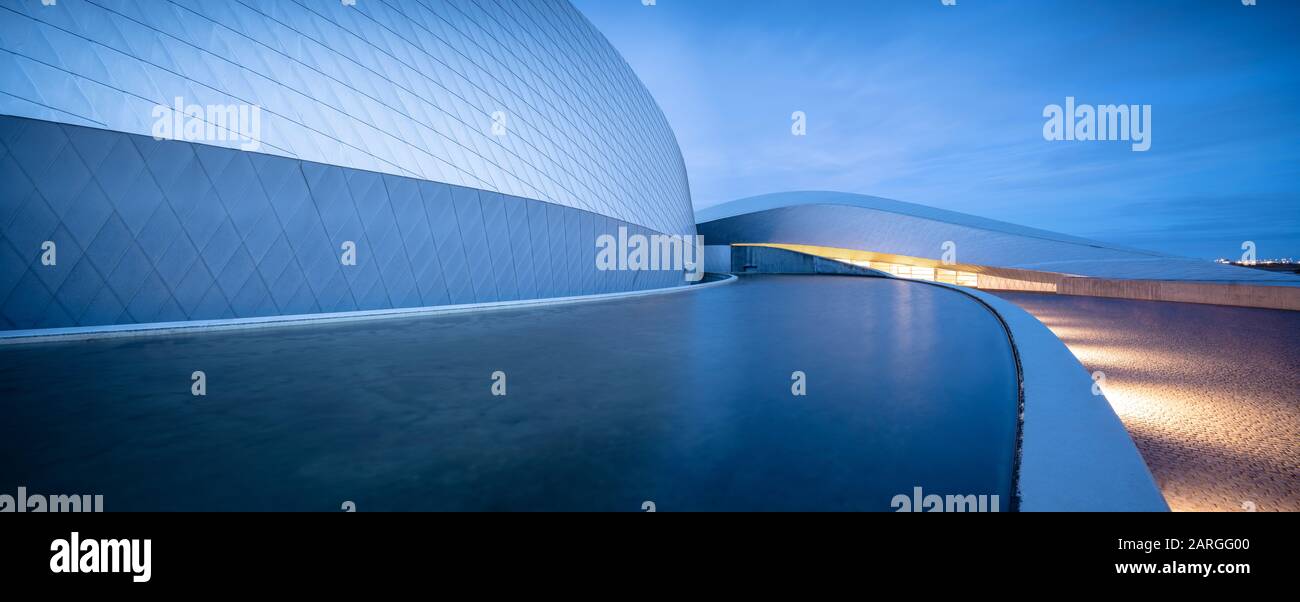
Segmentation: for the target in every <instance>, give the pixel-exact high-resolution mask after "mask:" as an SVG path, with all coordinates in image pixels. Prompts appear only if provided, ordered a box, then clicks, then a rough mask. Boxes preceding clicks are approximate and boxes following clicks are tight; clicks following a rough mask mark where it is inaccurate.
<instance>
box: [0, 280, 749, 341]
mask: <svg viewBox="0 0 1300 602" xmlns="http://www.w3.org/2000/svg"><path fill="white" fill-rule="evenodd" d="M716 275H723V276H725V277H724V278H722V279H720V280H714V281H711V282H701V283H699V284H687V285H682V286H671V287H666V288H656V289H649V290H643V291H622V292H617V293H601V294H594V295H576V296H570V297H550V298H545V299H521V300H516V301H492V302H485V303H465V304H460V305H435V306H428V307H408V308H394V309H379V310H363V311H349V312H336V313H321V314H296V315H287V316H262V317H256V318H230V319H224V320H194V321H188V322H152V323H145V324H122V325H112V326H74V327H70V328H43V329H29V330H11V331H8V332H0V346H3V345H22V344H32V343H56V342H64V341H89V340H98V339H113V338H125V337H148V336H162V335H169V334H194V333H207V332H223V331H232V330H253V329H259V328H287V327H293V326H309V325H322V324H342V323H347V322H362V321H371V320H390V319H397V318H418V317H431V316H444V315H454V314H464V313H480V312H490V311H500V310H507V309H526V308H533V307H550V306H557V305H574V304H578V303H595V302H600V301H615V300H618V299H630V298H636V297H647V296H651V295H668V294H673V293H682V292H687V291H695V290H700V289H704V288H710V287H714V286H723V285H727V284H731V283H733V282H735V281H736V279H737V276H736V275H734V274H716Z"/></svg>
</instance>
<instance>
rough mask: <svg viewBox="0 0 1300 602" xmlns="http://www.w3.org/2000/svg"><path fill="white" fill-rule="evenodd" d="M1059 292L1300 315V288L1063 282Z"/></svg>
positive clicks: (1100, 280)
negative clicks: (1256, 309) (1279, 310)
mask: <svg viewBox="0 0 1300 602" xmlns="http://www.w3.org/2000/svg"><path fill="white" fill-rule="evenodd" d="M1056 292H1057V293H1058V294H1061V295H1082V296H1087V297H1111V298H1117V299H1137V300H1142V301H1177V302H1181V303H1208V304H1211V305H1234V306H1237V307H1261V308H1266V309H1286V310H1291V311H1300V287H1296V286H1285V285H1263V284H1239V283H1222V282H1181V281H1175V280H1108V279H1104V278H1062V279H1061V281H1060V282H1059V283H1058V284H1057V287H1056Z"/></svg>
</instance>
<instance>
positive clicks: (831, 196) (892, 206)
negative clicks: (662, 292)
mask: <svg viewBox="0 0 1300 602" xmlns="http://www.w3.org/2000/svg"><path fill="white" fill-rule="evenodd" d="M803 205H844V206H849V207H859V208H862V209H870V210H873V211H883V212H887V213H895V214H899V215H906V216H910V217H915V218H919V219H926V220H931V221H938V222H944V223H948V224H953V225H957V226H962V227H966V228H977V229H981V230H990V231H994V232H1002V233H1005V234H1013V235H1016V236H1027V237H1032V238H1041V239H1046V240H1052V241H1057V242H1064V243H1071V244H1079V245H1087V246H1091V247H1096V248H1101V249H1115V250H1120V251H1127V252H1130V253H1137V254H1141V255H1148V256H1151V257H1174V256H1172V255H1167V254H1164V253H1158V252H1156V251H1149V250H1146V249H1135V248H1132V247H1123V246H1119V245H1112V244H1108V243H1103V242H1100V241H1096V240H1092V239H1088V238H1082V237H1078V236H1070V235H1068V234H1061V233H1059V232H1052V231H1050V230H1041V229H1038V228H1030V227H1028V226H1021V225H1018V224H1013V223H1010V222H1003V221H998V220H994V219H988V218H984V217H980V216H977V215H971V214H968V213H959V212H957V211H949V210H947V209H938V208H936V207H929V206H926V205H918V204H916V203H907V202H904V201H896V200H894V199H887V198H884V197H878V196H870V195H865V194H856V193H850V192H836V191H831V190H792V191H788V192H775V193H770V194H761V195H758V196H752V197H746V198H743V199H736V200H734V201H727V202H725V203H720V204H718V205H714V206H712V207H706V208H704V209H699V210H697V211H696V212H695V223H696V224H703V223H706V222H712V221H717V220H720V219H727V218H730V217H736V216H738V215H745V214H750V213H758V212H761V211H768V210H771V209H783V208H787V207H798V206H803Z"/></svg>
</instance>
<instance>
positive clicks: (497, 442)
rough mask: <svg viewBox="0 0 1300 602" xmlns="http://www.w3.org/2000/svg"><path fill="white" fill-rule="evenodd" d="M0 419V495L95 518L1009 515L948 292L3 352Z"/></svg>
mask: <svg viewBox="0 0 1300 602" xmlns="http://www.w3.org/2000/svg"><path fill="white" fill-rule="evenodd" d="M197 370H201V371H204V372H205V373H206V377H207V395H206V396H203V397H195V396H193V395H192V394H191V380H190V377H191V373H192V372H194V371H197ZM496 371H501V372H504V373H505V376H506V379H505V386H506V395H505V396H494V395H493V394H492V386H493V383H494V381H493V378H492V375H493V373H494V372H496ZM794 371H803V372H804V373H805V374H806V385H807V395H806V396H794V395H792V394H791V385H792V379H791V374H792V372H794ZM0 411H3V412H4V416H5V419H4V420H3V421H2V422H0V493H6V494H9V495H15V492H16V489H17V487H19V486H25V487H27V488H28V493H29V494H33V493H42V494H102V495H104V505H105V507H106V509H107V510H109V511H115V510H321V511H338V510H339V509H340V508H341V506H342V504H343V503H344V502H345V501H352V502H355V504H356V506H357V509H358V510H359V511H374V510H609V511H640V510H641V509H642V504H643V502H645V501H652V502H654V503H655V505H656V509H657V510H658V511H661V512H662V511H674V510H889V509H891V508H890V505H889V503H890V500H891V498H892V497H893V496H894V495H896V494H900V493H905V494H909V495H910V494H911V492H912V488H913V487H915V486H921V487H923V489H924V491H925V493H926V494H930V493H936V494H941V495H943V494H995V495H1000V496H1001V499H1002V500H1003V502H1002V508H1003V509H1006V507H1007V504H1008V500H1009V499H1010V498H1009V493H1010V483H1011V472H1012V458H1013V453H1014V443H1015V432H1016V422H1015V421H1016V379H1015V372H1014V363H1013V359H1012V356H1011V352H1010V348H1009V346H1008V343H1007V340H1006V337H1005V335H1004V333H1003V332H1002V330H1001V328H1000V326H999V324H998V322H997V321H996V319H995V318H994V317H993V316H992V315H991V314H990V313H989V312H988V311H987V310H986V309H985V308H984V307H983V306H981V305H979V304H977V303H975V302H973V301H971V300H970V299H968V298H967V297H965V296H964V295H961V294H959V293H955V292H953V291H949V290H944V289H941V288H938V287H933V286H926V285H922V284H918V283H912V282H905V281H897V280H885V279H875V278H858V277H842V276H746V277H742V278H741V280H740V281H739V282H737V283H734V284H729V285H724V286H716V287H711V288H707V289H702V290H698V291H689V292H683V293H677V294H670V295H655V296H649V297H640V298H633V299H623V300H616V301H606V302H598V303H585V304H578V305H564V306H554V307H544V308H533V309H522V310H509V311H496V312H487V313H477V314H461V315H452V316H441V317H423V318H414V319H395V320H384V321H373V322H357V323H346V324H333V325H312V326H302V327H290V328H275V329H266V330H248V331H236V332H213V333H193V334H186V335H182V336H166V337H147V338H136V339H111V340H99V341H88V342H70V343H50V344H39V345H12V346H0Z"/></svg>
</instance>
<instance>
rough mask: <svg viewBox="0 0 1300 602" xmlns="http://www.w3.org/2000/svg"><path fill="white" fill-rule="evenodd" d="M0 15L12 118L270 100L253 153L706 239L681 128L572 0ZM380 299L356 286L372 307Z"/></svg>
mask: <svg viewBox="0 0 1300 602" xmlns="http://www.w3.org/2000/svg"><path fill="white" fill-rule="evenodd" d="M0 9H2V10H0V50H3V52H0V114H6V115H14V116H20V117H30V118H35V119H44V120H48V121H55V122H61V123H68V124H76V125H86V126H92V127H99V128H104V129H110V130H117V131H123V132H129V133H135V134H145V135H148V134H152V132H153V128H154V126H155V124H156V123H157V122H158V118H157V117H155V114H154V110H155V108H157V107H162V109H161V110H162V111H163V114H165V115H166V116H168V117H170V116H171V115H172V110H173V109H172V107H173V106H174V104H175V99H177V98H180V99H182V104H183V105H198V106H200V107H208V106H213V107H231V106H235V107H248V108H250V109H251V107H254V106H256V107H259V112H258V115H259V116H260V120H259V124H258V127H257V128H256V129H257V130H258V132H257V135H256V138H257V139H258V140H259V141H260V148H258V149H247V148H245V150H257V151H258V152H263V153H268V154H273V155H279V156H284V157H291V158H296V159H302V160H306V161H313V162H317V163H326V164H331V165H339V166H343V167H350V168H354V169H359V170H367V171H374V172H380V173H386V174H392V175H401V176H409V177H414V178H418V179H423V180H429V181H436V182H446V183H450V184H455V185H460V186H465V187H468V188H475V189H480V190H489V191H495V192H500V193H502V194H508V195H512V196H517V197H522V198H530V199H536V200H542V201H546V202H549V203H554V204H558V205H561V206H565V207H573V208H576V209H585V210H589V211H592V212H594V213H598V214H602V215H609V216H612V217H615V218H618V219H621V220H623V221H626V222H630V223H638V224H645V225H646V226H648V227H651V228H654V229H656V230H658V231H662V232H666V233H671V234H690V233H694V218H693V215H692V208H691V201H690V192H689V186H688V182H687V177H686V171H685V167H684V165H683V163H682V159H681V153H680V151H679V149H678V146H677V141H676V138H675V136H674V135H673V132H672V129H671V128H670V127H669V124H668V122H667V120H666V119H665V117H664V115H663V113H662V112H661V111H660V109H659V107H658V105H657V104H656V103H655V101H654V99H653V98H652V97H651V95H650V94H649V92H648V91H647V90H646V89H645V87H644V85H642V83H641V81H640V80H639V79H638V78H637V77H636V75H635V73H633V72H632V70H631V68H630V67H629V66H628V65H627V63H626V62H625V61H624V60H623V58H622V57H621V56H620V55H619V54H618V52H617V51H616V50H614V48H613V47H612V46H611V45H610V44H609V43H608V41H606V40H605V38H604V36H602V35H601V34H600V32H599V31H597V30H596V29H595V27H594V26H592V25H591V23H590V22H588V21H587V20H586V18H584V17H583V16H582V14H581V13H580V12H579V11H578V10H577V9H576V8H574V7H573V6H572V5H571V4H569V3H568V2H567V1H565V0H514V1H512V2H506V3H500V2H476V1H473V0H442V1H439V2H356V3H351V4H348V3H341V2H337V1H333V2H286V1H283V0H243V1H241V2H224V1H210V0H174V1H171V2H158V1H156V0H108V1H97V2H91V1H88V0H59V2H57V3H50V4H49V5H46V4H45V3H42V2H39V1H35V0H32V1H28V0H0ZM210 143H212V144H218V145H223V146H235V145H237V144H240V142H238V141H226V140H222V141H210ZM471 259H472V260H474V261H479V259H478V258H471ZM382 271H383V269H382V268H381V269H380V272H382ZM475 285H476V286H480V287H481V286H486V285H487V283H483V282H477V281H475ZM476 290H477V289H476ZM497 294H498V295H499V296H501V297H510V296H512V293H511V292H510V288H509V287H507V288H506V290H504V291H498V293H497ZM372 301H374V299H372V298H371V296H370V293H369V291H362V298H361V299H360V300H358V302H360V303H370V302H372Z"/></svg>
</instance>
